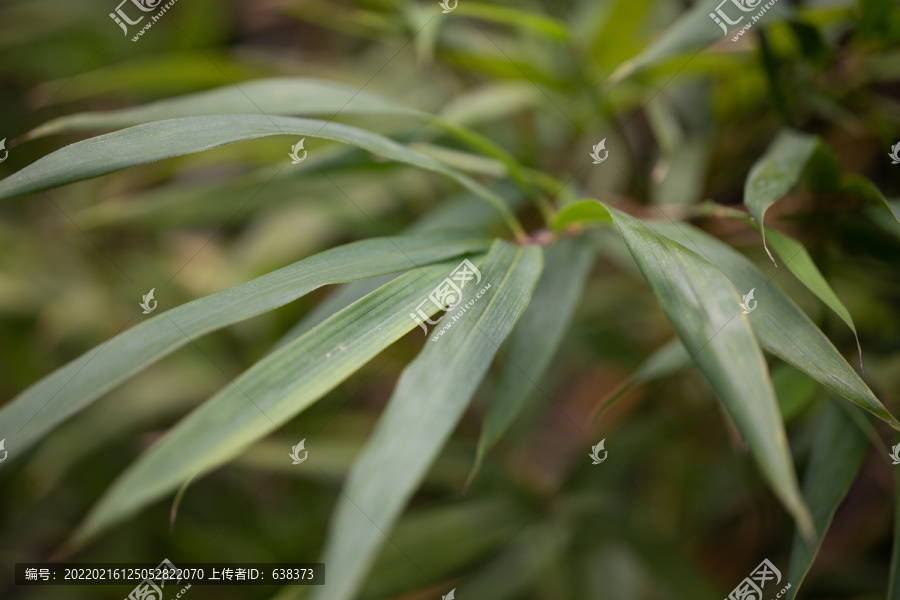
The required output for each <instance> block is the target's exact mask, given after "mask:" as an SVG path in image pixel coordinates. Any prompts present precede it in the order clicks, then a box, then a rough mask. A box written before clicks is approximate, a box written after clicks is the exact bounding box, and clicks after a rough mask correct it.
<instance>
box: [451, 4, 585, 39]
mask: <svg viewBox="0 0 900 600" xmlns="http://www.w3.org/2000/svg"><path fill="white" fill-rule="evenodd" d="M451 14H452V15H453V16H455V17H474V18H476V19H484V20H485V21H493V22H494V23H500V24H502V25H509V26H511V27H515V28H518V29H522V30H524V29H528V30H531V31H534V32H537V33H540V34H543V35H545V36H547V37H549V38H552V39H555V40H559V41H565V40H566V39H567V38H568V37H569V34H568V31H567V30H566V26H565V25H564V24H563V23H561V22H560V21H558V20H556V19H554V18H552V17H548V16H547V15H542V14H539V13H534V12H526V11H524V10H520V9H518V8H510V7H506V6H497V5H496V4H485V3H483V2H464V3H462V4H459V5H458V6H457V8H456V9H455V10H454V11H453V13H451Z"/></svg>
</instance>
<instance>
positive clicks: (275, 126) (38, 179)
mask: <svg viewBox="0 0 900 600" xmlns="http://www.w3.org/2000/svg"><path fill="white" fill-rule="evenodd" d="M272 135H304V136H309V137H316V138H323V139H329V140H336V141H339V142H344V143H346V144H351V145H353V146H357V147H359V148H362V149H364V150H368V151H369V152H372V153H375V154H379V155H381V156H384V157H386V158H390V159H393V160H396V161H399V162H403V163H406V164H410V165H413V166H415V167H419V168H422V169H425V170H428V171H434V172H436V173H440V174H442V175H446V176H447V177H450V178H451V179H453V180H455V181H456V182H458V183H459V184H460V185H462V186H463V187H465V188H466V189H468V190H469V191H471V192H472V193H473V194H475V195H477V196H478V197H479V198H482V199H483V200H485V201H487V202H488V203H490V204H491V206H493V207H494V208H495V209H496V210H497V211H498V212H499V213H500V214H501V215H503V217H504V219H506V223H507V225H509V227H510V229H511V230H512V231H513V232H514V233H515V234H517V235H523V234H522V228H521V226H520V225H519V224H518V221H516V219H515V217H513V215H512V213H511V212H509V209H508V208H507V207H506V204H505V203H504V202H503V199H502V198H499V197H498V196H497V195H496V194H494V193H493V192H491V191H490V190H488V189H487V188H485V187H484V186H482V185H481V184H479V183H477V182H475V181H474V180H472V179H471V178H469V177H467V176H465V175H463V174H461V173H459V172H458V171H456V170H454V169H451V168H449V167H447V166H446V165H444V164H443V163H441V162H439V161H437V160H435V159H433V158H430V157H428V156H425V155H424V154H421V153H419V152H416V151H415V150H412V149H410V148H407V147H406V146H404V145H402V144H399V143H397V142H395V141H394V140H392V139H390V138H387V137H385V136H383V135H379V134H377V133H373V132H371V131H366V130H364V129H360V128H358V127H351V126H350V125H343V124H341V123H334V122H330V121H321V120H317V119H301V118H295V117H280V116H266V115H214V116H202V117H184V118H179V119H168V120H165V121H156V122H153V123H147V124H144V125H137V126H135V127H129V128H128V129H122V130H120V131H116V132H113V133H107V134H104V135H100V136H97V137H94V138H91V139H88V140H84V141H81V142H76V143H74V144H71V145H69V146H66V147H64V148H62V149H60V150H57V151H56V152H53V153H51V154H49V155H47V156H45V157H43V158H41V159H39V160H37V161H36V162H34V163H32V164H31V165H28V166H27V167H25V168H24V169H22V170H20V171H18V172H16V173H13V174H12V175H10V176H9V177H7V178H6V179H4V180H2V181H0V198H8V197H10V196H17V195H20V194H28V193H32V192H38V191H43V190H47V189H50V188H53V187H57V186H60V185H65V184H67V183H73V182H75V181H82V180H84V179H90V178H93V177H99V176H101V175H106V174H108V173H114V172H116V171H120V170H122V169H127V168H129V167H134V166H137V165H142V164H147V163H151V162H154V161H157V160H162V159H164V158H171V157H173V156H181V155H184V154H191V153H194V152H201V151H203V150H209V149H211V148H217V147H219V146H224V145H227V144H232V143H235V142H240V141H245V140H251V139H256V138H261V137H267V136H272ZM285 158H287V157H285Z"/></svg>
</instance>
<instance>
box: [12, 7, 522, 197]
mask: <svg viewBox="0 0 900 600" xmlns="http://www.w3.org/2000/svg"><path fill="white" fill-rule="evenodd" d="M427 12H429V13H430V12H431V11H430V10H428V11H427ZM432 17H433V15H432ZM432 17H430V18H432ZM416 29H418V27H417V28H416ZM338 112H339V113H340V114H342V115H347V116H350V115H379V116H382V115H387V116H390V115H396V116H404V117H412V118H415V119H418V120H423V121H426V122H428V123H430V124H431V125H433V126H435V127H436V128H438V129H439V130H441V131H444V132H446V133H448V134H450V135H451V136H453V137H455V138H456V139H458V140H460V141H461V142H462V143H464V144H466V145H467V146H469V147H470V148H472V149H473V150H476V151H478V152H482V153H484V154H487V155H488V156H491V157H493V158H495V159H497V160H500V161H501V162H503V164H504V165H506V167H507V168H508V169H509V171H510V175H511V176H512V177H513V178H514V179H515V180H516V181H517V182H519V183H520V184H521V185H523V186H526V189H527V186H528V183H527V181H528V178H527V176H526V175H525V174H524V172H523V170H522V166H521V165H519V164H518V162H516V160H515V158H513V156H512V155H511V154H509V153H508V152H506V151H505V150H504V149H503V148H502V147H501V146H499V145H498V144H496V143H494V142H493V141H491V140H490V139H488V138H486V137H484V136H482V135H481V134H478V133H476V132H474V131H472V130H469V129H466V128H464V127H462V126H461V125H459V124H457V123H452V122H449V121H447V120H446V119H442V118H439V117H435V116H434V115H431V114H429V113H426V112H424V111H421V110H418V109H415V108H412V107H410V106H405V105H403V104H400V103H399V102H397V101H396V100H393V99H391V98H386V97H384V96H381V95H378V94H373V93H371V92H366V91H364V90H360V89H357V88H355V87H353V86H349V85H344V84H340V83H335V82H332V81H325V80H319V79H307V78H275V79H261V80H257V81H251V82H246V83H241V84H237V85H229V86H226V87H222V88H218V89H215V90H210V91H206V92H200V93H197V94H189V95H186V96H181V97H178V98H171V99H166V100H160V101H158V102H151V103H149V104H145V105H143V106H137V107H133V108H123V109H119V110H113V111H99V112H88V113H79V114H75V115H69V116H65V117H60V118H58V119H54V120H52V121H50V122H48V123H45V124H44V125H41V126H40V127H37V128H36V129H34V130H32V131H31V132H29V133H28V134H26V135H25V136H24V138H23V139H25V140H28V139H33V138H36V137H40V136H44V135H50V134H57V133H70V132H75V131H96V130H110V129H118V128H122V127H131V126H136V125H143V124H146V123H152V122H155V121H163V120H166V119H176V118H184V117H199V116H211V115H240V114H257V115H260V114H261V116H266V115H281V116H303V117H308V116H334V115H335V114H337V113H338Z"/></svg>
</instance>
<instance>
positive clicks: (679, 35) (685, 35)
mask: <svg viewBox="0 0 900 600" xmlns="http://www.w3.org/2000/svg"><path fill="white" fill-rule="evenodd" d="M720 2H721V0H700V1H699V2H697V3H696V4H695V5H694V6H693V7H692V8H691V9H690V10H688V11H686V12H685V13H684V14H683V15H681V16H680V17H678V19H676V20H675V22H674V23H672V24H671V25H670V26H669V27H668V28H667V29H666V30H665V31H664V32H663V33H662V34H661V35H660V36H659V37H657V38H656V39H655V40H653V43H651V44H650V46H648V47H647V48H645V49H644V50H643V51H641V53H640V54H638V55H637V56H635V57H634V58H632V59H630V60H627V61H626V62H624V63H622V64H621V65H620V66H619V68H617V69H616V70H615V72H614V73H613V74H612V75H610V77H609V80H608V81H607V83H606V85H607V86H612V85H615V84H616V83H618V82H619V81H621V80H622V79H625V78H626V77H630V76H631V75H632V74H634V73H635V72H637V71H639V70H641V69H644V68H646V67H648V66H650V65H654V64H656V63H659V62H662V61H664V60H667V59H670V58H673V57H676V56H679V55H683V54H686V53H688V52H694V51H696V52H699V51H700V50H702V49H703V48H705V47H707V46H709V45H710V44H712V43H713V42H715V41H717V40H719V39H721V38H722V35H723V34H722V30H721V29H720V28H719V26H718V25H716V23H715V21H713V20H712V19H711V18H710V17H709V15H710V13H712V12H714V11H715V9H716V6H717V5H718V4H719V3H720ZM726 35H727V34H726Z"/></svg>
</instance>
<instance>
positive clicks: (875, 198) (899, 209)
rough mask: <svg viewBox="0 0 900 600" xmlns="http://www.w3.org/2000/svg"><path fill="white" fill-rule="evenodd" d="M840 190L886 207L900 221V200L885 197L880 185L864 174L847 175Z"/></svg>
mask: <svg viewBox="0 0 900 600" xmlns="http://www.w3.org/2000/svg"><path fill="white" fill-rule="evenodd" d="M840 191H841V193H843V194H847V195H848V196H855V197H859V198H862V199H863V200H865V201H866V202H869V203H871V204H875V205H878V206H880V207H883V208H886V209H887V211H888V213H890V215H891V216H892V217H894V220H896V221H897V222H898V223H900V202H898V201H897V200H888V199H887V198H885V197H884V194H882V193H881V190H880V189H878V186H877V185H875V184H874V183H872V181H871V180H869V179H867V178H865V177H863V176H862V175H857V174H855V173H852V174H850V175H846V176H845V177H844V179H843V180H842V181H841V187H840Z"/></svg>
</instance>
